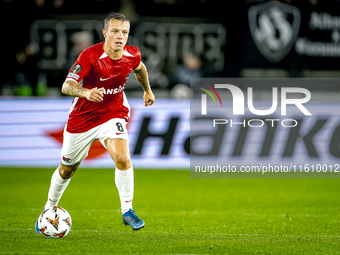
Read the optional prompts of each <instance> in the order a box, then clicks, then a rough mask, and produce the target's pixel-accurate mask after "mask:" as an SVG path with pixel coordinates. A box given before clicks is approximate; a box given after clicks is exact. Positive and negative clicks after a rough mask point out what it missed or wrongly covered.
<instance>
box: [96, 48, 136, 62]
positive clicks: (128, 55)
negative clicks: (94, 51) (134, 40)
mask: <svg viewBox="0 0 340 255" xmlns="http://www.w3.org/2000/svg"><path fill="white" fill-rule="evenodd" d="M123 56H126V57H133V55H132V54H131V53H129V52H128V51H127V50H124V53H123ZM106 57H108V55H107V54H106V52H105V51H104V53H103V54H102V55H101V56H100V58H99V59H102V58H106ZM115 60H119V59H115Z"/></svg>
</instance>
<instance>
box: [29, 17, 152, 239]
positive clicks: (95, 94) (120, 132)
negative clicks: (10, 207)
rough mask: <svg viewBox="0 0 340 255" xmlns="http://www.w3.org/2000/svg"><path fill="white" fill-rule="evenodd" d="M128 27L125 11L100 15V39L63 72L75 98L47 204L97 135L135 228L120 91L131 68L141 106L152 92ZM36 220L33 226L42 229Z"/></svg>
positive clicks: (125, 110)
mask: <svg viewBox="0 0 340 255" xmlns="http://www.w3.org/2000/svg"><path fill="white" fill-rule="evenodd" d="M129 30H130V22H129V20H128V19H127V17H126V16H124V15H123V14H120V13H114V12H112V13H110V14H109V15H108V17H107V18H106V19H105V20H104V29H103V35H104V38H105V40H104V42H101V43H98V44H95V45H93V46H91V47H89V48H87V49H85V50H84V51H83V52H82V53H81V54H80V55H79V57H78V59H77V61H76V62H75V64H74V65H73V66H72V68H71V69H70V72H69V73H68V75H67V78H66V80H65V82H64V84H63V86H62V90H61V91H62V92H63V93H64V94H66V95H69V96H73V97H74V99H73V102H72V105H71V109H70V113H69V118H68V121H67V123H66V126H65V129H64V141H63V147H62V151H61V164H60V165H59V167H58V168H57V169H56V171H55V172H54V174H53V175H52V179H51V185H50V189H49V192H48V200H47V202H46V204H45V208H47V207H51V206H57V204H58V202H59V200H60V198H61V196H62V194H63V192H64V191H65V189H66V187H67V186H68V184H69V182H70V180H71V177H72V176H73V175H74V173H75V172H76V170H77V169H78V167H79V165H80V163H81V161H82V160H83V159H85V158H86V157H87V155H88V151H89V149H90V147H91V144H92V142H93V141H95V140H97V139H98V140H99V141H100V142H101V143H102V144H103V146H104V147H105V148H106V149H107V151H108V152H109V153H110V155H111V157H112V159H113V161H114V163H115V166H116V169H115V183H116V186H117V189H118V193H119V197H120V202H121V209H122V214H123V216H122V218H123V223H124V224H125V225H130V226H131V227H132V229H134V230H138V229H141V228H143V227H144V225H145V223H144V221H143V220H142V219H140V218H139V217H138V216H137V215H136V214H135V211H134V210H132V200H133V190H134V175H133V167H132V164H131V159H130V152H129V140H128V133H127V129H126V124H127V122H128V121H129V116H130V106H129V104H128V101H127V99H126V96H125V94H124V87H125V82H126V80H127V79H128V77H129V75H130V73H131V72H132V71H133V72H134V74H135V76H136V78H137V80H138V82H139V83H140V84H141V86H142V87H143V90H144V95H143V98H144V102H145V106H150V105H152V104H153V103H154V102H155V97H154V95H153V93H152V91H151V87H150V84H149V80H148V73H147V70H146V67H145V65H144V64H143V63H142V62H141V54H140V51H139V49H138V48H137V47H134V46H129V45H126V42H127V40H128V35H129ZM37 223H38V221H37V222H36V227H35V229H36V232H37V233H40V230H39V228H38V224H37Z"/></svg>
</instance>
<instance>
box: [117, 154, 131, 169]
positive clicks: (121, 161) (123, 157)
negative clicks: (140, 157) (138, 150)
mask: <svg viewBox="0 0 340 255" xmlns="http://www.w3.org/2000/svg"><path fill="white" fill-rule="evenodd" d="M115 164H116V167H117V168H118V169H120V170H126V169H129V168H130V167H131V159H130V156H129V155H127V154H118V155H116V157H115Z"/></svg>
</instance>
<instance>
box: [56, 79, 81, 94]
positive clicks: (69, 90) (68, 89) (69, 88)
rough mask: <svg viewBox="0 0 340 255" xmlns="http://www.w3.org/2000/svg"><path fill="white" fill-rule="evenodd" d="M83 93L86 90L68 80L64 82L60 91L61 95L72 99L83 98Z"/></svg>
mask: <svg viewBox="0 0 340 255" xmlns="http://www.w3.org/2000/svg"><path fill="white" fill-rule="evenodd" d="M85 91H87V89H85V88H83V87H82V86H80V85H79V84H78V83H76V82H74V81H70V80H68V81H65V82H64V84H63V87H62V89H61V92H62V93H64V94H66V95H69V96H74V97H85Z"/></svg>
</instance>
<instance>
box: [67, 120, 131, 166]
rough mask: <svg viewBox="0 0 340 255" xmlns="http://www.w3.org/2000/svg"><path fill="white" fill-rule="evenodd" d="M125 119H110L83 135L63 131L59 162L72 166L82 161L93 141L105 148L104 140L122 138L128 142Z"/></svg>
mask: <svg viewBox="0 0 340 255" xmlns="http://www.w3.org/2000/svg"><path fill="white" fill-rule="evenodd" d="M126 124H127V123H126V120H125V119H117V118H116V119H111V120H109V121H107V122H105V123H103V124H101V125H99V126H97V127H94V128H92V129H90V130H88V131H86V132H83V133H76V134H73V133H69V132H67V131H66V126H65V129H64V141H63V147H62V149H61V162H62V163H63V164H64V165H67V166H72V165H75V164H77V163H79V162H81V161H82V160H84V159H85V158H86V157H87V155H88V152H89V150H90V148H91V145H92V143H93V142H94V141H96V140H99V141H100V142H101V144H102V145H103V146H104V147H105V148H106V146H105V143H104V141H105V140H106V139H114V138H122V139H125V140H127V141H129V138H128V133H127V129H126Z"/></svg>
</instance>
